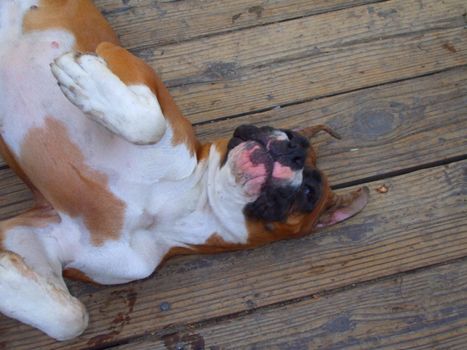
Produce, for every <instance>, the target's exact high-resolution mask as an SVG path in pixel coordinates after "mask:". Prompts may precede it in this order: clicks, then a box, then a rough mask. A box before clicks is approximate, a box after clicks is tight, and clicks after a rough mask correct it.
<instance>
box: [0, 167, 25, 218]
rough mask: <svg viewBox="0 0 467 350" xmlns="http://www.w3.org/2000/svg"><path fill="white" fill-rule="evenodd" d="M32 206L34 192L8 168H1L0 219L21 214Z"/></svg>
mask: <svg viewBox="0 0 467 350" xmlns="http://www.w3.org/2000/svg"><path fill="white" fill-rule="evenodd" d="M31 206H32V194H31V192H30V191H29V189H28V188H27V187H26V185H25V184H24V183H23V182H22V181H21V180H20V179H19V178H18V177H17V176H16V174H15V173H14V172H13V171H12V170H11V169H8V168H4V169H0V220H2V219H5V218H8V217H11V216H14V215H16V214H19V213H20V212H22V211H25V210H26V209H28V208H30V207H31Z"/></svg>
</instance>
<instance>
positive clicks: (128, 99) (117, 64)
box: [51, 44, 167, 145]
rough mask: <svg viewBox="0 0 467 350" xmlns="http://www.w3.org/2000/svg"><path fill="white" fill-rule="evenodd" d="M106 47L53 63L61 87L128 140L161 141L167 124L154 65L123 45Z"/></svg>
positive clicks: (142, 143)
mask: <svg viewBox="0 0 467 350" xmlns="http://www.w3.org/2000/svg"><path fill="white" fill-rule="evenodd" d="M106 45H111V44H106ZM100 47H101V49H99V48H98V50H97V55H96V54H94V53H90V54H81V53H77V52H69V53H66V54H64V55H63V56H61V57H59V58H57V59H56V60H55V62H54V63H52V64H51V68H52V73H53V74H54V76H55V78H56V79H57V81H58V84H59V86H60V88H61V90H62V91H63V93H64V94H65V96H66V97H67V98H68V99H69V100H70V101H71V102H72V103H73V104H74V105H76V106H77V107H78V108H80V109H81V110H82V111H83V112H84V113H85V114H86V115H88V116H89V117H90V118H91V119H93V120H94V121H96V122H97V123H99V124H100V125H102V126H104V127H105V128H107V129H108V130H110V131H111V132H113V133H114V134H116V135H118V136H121V137H123V138H124V139H126V140H127V141H129V142H131V143H134V144H141V145H147V144H154V143H156V142H158V141H159V140H160V139H161V138H162V136H163V135H164V133H165V131H166V129H167V123H166V119H165V116H164V114H163V111H162V109H161V105H160V104H159V101H158V97H157V91H156V89H155V88H153V87H152V86H151V85H152V84H151V82H150V81H149V80H150V78H151V74H153V72H152V70H151V69H150V68H149V67H147V66H145V64H144V63H142V61H140V60H139V59H137V58H136V57H134V56H133V55H131V54H130V53H129V52H127V51H126V50H124V49H122V48H120V47H117V46H113V47H112V48H113V50H112V51H109V50H106V49H105V48H106V47H105V45H101V46H100ZM102 47H103V48H104V49H102ZM116 49H118V50H116Z"/></svg>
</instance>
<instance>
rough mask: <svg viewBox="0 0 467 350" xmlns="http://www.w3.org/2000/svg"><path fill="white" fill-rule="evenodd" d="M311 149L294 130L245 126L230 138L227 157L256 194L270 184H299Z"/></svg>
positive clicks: (248, 188)
mask: <svg viewBox="0 0 467 350" xmlns="http://www.w3.org/2000/svg"><path fill="white" fill-rule="evenodd" d="M308 148H309V142H308V140H307V139H306V138H305V137H303V136H301V135H299V134H297V133H294V132H292V131H289V130H279V129H273V128H270V127H262V128H257V127H255V126H252V125H243V126H240V127H238V128H237V129H236V130H235V132H234V135H233V137H232V139H231V140H230V141H229V144H228V147H227V155H226V159H227V158H230V165H231V168H232V172H233V173H234V175H235V177H236V179H237V182H239V183H240V184H241V185H243V186H245V188H246V191H247V193H248V194H252V195H253V194H259V193H260V192H261V191H262V190H264V189H265V187H267V186H274V187H281V186H282V187H283V186H291V187H297V186H299V185H300V184H301V182H302V177H303V176H302V173H303V168H304V166H305V160H306V156H307V151H308Z"/></svg>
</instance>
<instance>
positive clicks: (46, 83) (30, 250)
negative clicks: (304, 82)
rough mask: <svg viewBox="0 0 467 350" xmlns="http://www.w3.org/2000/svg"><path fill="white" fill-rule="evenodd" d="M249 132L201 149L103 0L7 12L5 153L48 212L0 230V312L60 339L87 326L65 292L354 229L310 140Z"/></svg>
mask: <svg viewBox="0 0 467 350" xmlns="http://www.w3.org/2000/svg"><path fill="white" fill-rule="evenodd" d="M319 130H325V131H328V132H330V133H331V134H332V131H331V130H329V129H327V128H326V127H325V126H316V127H312V128H308V129H305V130H304V131H302V132H301V133H300V132H296V131H290V130H280V129H274V128H270V127H262V128H257V127H254V126H248V125H246V126H240V127H238V128H237V129H236V130H235V132H234V135H233V137H232V138H231V139H230V140H217V141H214V142H212V143H207V144H200V143H199V142H198V141H197V140H196V138H195V134H194V132H193V129H192V127H191V124H190V123H189V122H188V121H187V120H186V119H184V117H183V116H182V114H181V112H180V110H179V109H178V108H177V107H176V105H175V103H174V101H173V99H172V97H171V96H170V95H169V92H168V90H167V89H166V88H165V87H164V85H163V83H162V81H161V80H160V79H159V78H158V76H157V75H156V74H155V73H154V71H153V70H152V69H151V68H150V67H149V66H148V65H146V64H145V63H144V62H143V61H141V60H140V59H138V58H136V57H135V56H133V55H132V54H130V53H129V52H128V51H126V50H125V49H123V48H121V47H120V46H119V43H118V40H117V36H116V35H115V34H114V32H113V31H112V29H111V28H110V26H109V25H108V23H107V22H106V21H105V19H104V18H103V17H102V16H101V14H100V13H99V11H98V10H97V9H96V8H95V6H94V5H93V4H92V2H91V1H89V0H1V1H0V133H1V138H0V141H1V142H0V149H1V153H2V155H3V158H4V159H5V160H6V161H7V163H8V164H9V166H10V167H11V168H12V169H13V170H14V171H15V172H16V173H17V174H18V175H19V176H20V178H21V179H22V180H23V181H24V182H25V183H26V184H27V185H28V186H29V187H30V188H31V190H32V192H33V194H34V198H35V203H36V204H35V207H34V208H33V209H31V210H29V211H28V212H26V213H24V214H21V215H19V216H17V217H14V218H12V219H9V220H5V221H3V222H2V223H1V224H0V311H1V312H2V313H3V314H5V315H7V316H9V317H12V318H15V319H17V320H19V321H21V322H24V323H26V324H29V325H31V326H33V327H36V328H38V329H40V330H41V331H43V332H45V333H46V334H48V335H49V336H51V337H53V338H55V339H57V340H66V339H70V338H73V337H76V336H78V335H79V334H81V333H82V332H83V331H84V329H85V328H86V326H87V322H88V315H87V312H86V309H85V307H84V306H83V304H82V303H81V302H80V301H79V300H77V299H76V298H74V297H73V296H71V295H70V294H69V292H68V290H67V287H66V285H65V283H64V280H63V277H62V276H65V277H70V278H75V279H81V280H85V281H94V282H96V283H100V284H117V283H126V282H130V281H133V280H138V279H141V278H145V277H147V276H149V275H150V274H151V273H152V272H153V271H154V270H155V268H156V267H157V266H158V264H159V263H160V262H161V261H162V260H164V259H165V258H167V257H169V256H172V255H174V254H178V253H187V252H205V253H209V252H217V251H224V250H232V249H241V248H252V247H255V246H259V245H262V244H265V243H267V242H271V241H275V240H280V239H285V238H291V237H299V236H302V235H305V234H309V233H310V232H311V231H312V229H313V228H314V227H316V226H318V227H323V226H327V225H331V224H334V223H336V222H339V221H342V220H344V219H346V218H348V217H350V216H352V215H354V214H355V213H357V212H358V211H360V210H361V209H362V208H363V207H364V206H365V204H366V202H367V196H368V190H367V189H360V190H358V191H356V192H353V193H348V194H346V195H340V196H339V195H336V194H334V193H333V192H332V191H331V190H330V187H329V185H328V182H327V181H326V178H325V176H324V175H323V174H322V173H321V172H320V171H319V170H318V169H317V168H316V165H315V162H316V155H315V153H314V151H313V149H312V147H311V146H310V143H309V141H308V137H311V136H313V134H314V133H316V132H317V131H319Z"/></svg>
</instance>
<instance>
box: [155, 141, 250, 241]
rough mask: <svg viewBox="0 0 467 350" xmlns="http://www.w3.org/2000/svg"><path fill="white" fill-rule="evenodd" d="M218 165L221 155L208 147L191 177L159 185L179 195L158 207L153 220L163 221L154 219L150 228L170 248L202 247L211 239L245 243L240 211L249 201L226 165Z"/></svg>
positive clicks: (246, 237)
mask: <svg viewBox="0 0 467 350" xmlns="http://www.w3.org/2000/svg"><path fill="white" fill-rule="evenodd" d="M221 161H222V159H221V154H220V153H219V152H218V151H217V150H216V146H215V145H211V146H210V149H209V154H208V156H207V157H206V158H205V159H202V160H201V161H199V162H198V165H197V166H196V168H195V169H194V171H193V173H192V175H191V176H189V177H188V178H185V179H183V180H181V181H177V182H173V183H169V184H161V185H162V186H170V187H172V190H173V191H177V192H178V194H177V196H171V197H170V198H168V197H167V200H166V201H164V203H163V204H159V205H158V207H159V209H158V210H157V213H156V215H155V216H156V218H163V220H162V221H158V220H157V219H156V220H155V221H156V222H155V224H154V228H153V229H154V232H155V233H156V232H157V235H158V236H162V237H164V239H165V240H166V241H167V242H170V245H174V244H177V245H181V246H186V245H203V244H205V242H206V241H207V240H208V239H209V238H211V237H212V236H213V235H216V236H219V237H221V238H222V239H223V240H224V241H225V242H229V243H246V241H247V239H248V232H247V227H246V222H245V217H244V215H243V207H244V206H245V205H246V204H247V202H248V201H250V200H251V198H248V197H247V196H245V195H244V193H242V191H241V188H239V186H238V185H236V183H235V178H234V176H233V175H232V174H231V172H230V170H229V167H228V164H226V165H225V166H223V167H221ZM157 191H158V192H159V190H157ZM168 192H169V193H170V192H172V191H171V190H169V191H168ZM154 196H157V194H155V195H154Z"/></svg>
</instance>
